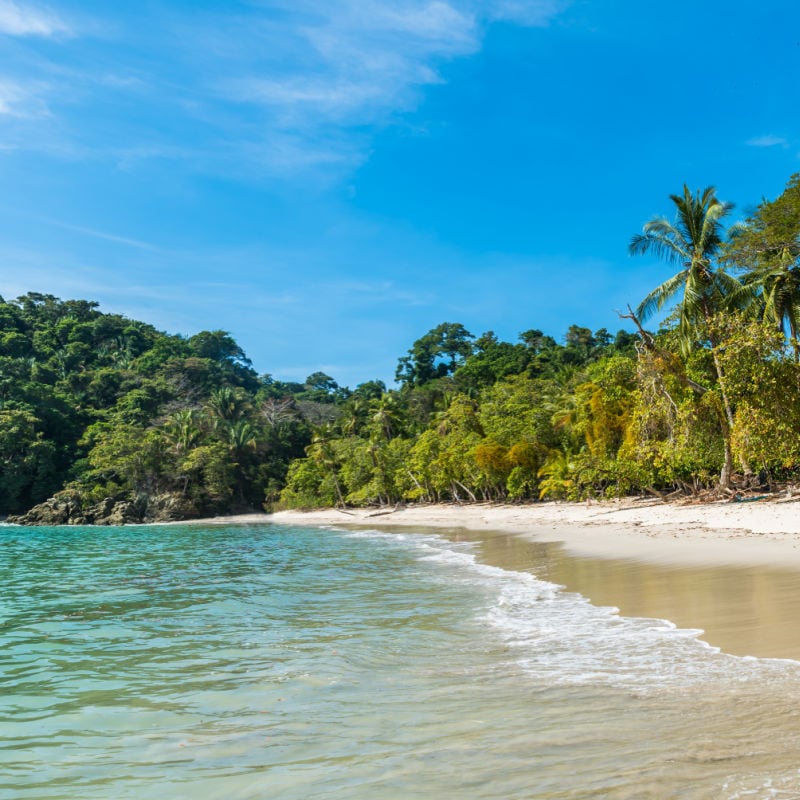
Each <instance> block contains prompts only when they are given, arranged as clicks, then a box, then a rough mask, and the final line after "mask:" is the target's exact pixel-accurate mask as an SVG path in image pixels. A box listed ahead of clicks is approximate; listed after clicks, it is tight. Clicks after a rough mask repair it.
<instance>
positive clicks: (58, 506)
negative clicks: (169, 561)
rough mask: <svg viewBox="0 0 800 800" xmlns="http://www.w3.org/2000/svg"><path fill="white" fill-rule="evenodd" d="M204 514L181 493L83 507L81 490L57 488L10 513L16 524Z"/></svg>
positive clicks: (85, 522) (104, 521) (154, 519)
mask: <svg viewBox="0 0 800 800" xmlns="http://www.w3.org/2000/svg"><path fill="white" fill-rule="evenodd" d="M199 516H201V514H200V512H199V510H198V509H197V508H196V507H195V506H194V505H193V504H192V503H191V501H189V500H187V499H186V498H184V497H181V496H180V495H173V494H161V495H154V496H152V497H151V496H144V495H141V496H139V497H137V498H135V499H134V500H131V499H129V498H124V499H115V498H112V497H106V498H105V499H103V500H101V501H100V502H99V503H95V504H93V505H90V506H87V507H85V508H84V506H83V504H82V502H81V497H80V494H79V493H78V492H75V491H71V490H66V491H63V492H58V494H55V495H54V496H53V497H51V498H49V499H48V500H45V501H44V502H43V503H39V505H36V506H34V507H33V508H32V509H30V510H29V511H27V512H25V513H24V514H19V515H9V517H8V518H7V520H6V521H7V522H9V523H12V524H16V525H48V526H50V525H136V524H142V523H150V522H179V521H181V520H185V519H195V518H197V517H199Z"/></svg>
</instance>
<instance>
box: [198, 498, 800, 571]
mask: <svg viewBox="0 0 800 800" xmlns="http://www.w3.org/2000/svg"><path fill="white" fill-rule="evenodd" d="M798 501H800V498H798ZM256 521H261V522H275V523H279V524H295V525H323V526H324V525H335V526H337V527H354V526H357V527H365V526H366V527H374V528H395V527H404V528H409V527H414V528H440V529H445V528H449V529H459V528H460V529H467V530H473V531H497V532H501V533H510V534H515V535H521V536H524V537H525V538H531V539H534V540H537V541H551V542H560V543H562V544H563V546H564V548H565V549H566V550H567V551H570V552H573V553H575V554H576V555H582V556H589V557H594V558H630V559H634V560H638V561H645V562H650V563H659V564H674V565H676V566H679V565H687V566H688V565H703V564H705V565H712V564H728V565H739V566H747V565H749V564H762V565H763V564H769V565H773V566H783V567H787V568H790V569H797V568H800V505H798V504H797V503H795V502H786V501H775V500H769V501H758V502H756V503H746V504H745V503H729V502H720V503H708V504H703V505H673V504H669V503H663V502H661V501H657V500H656V501H645V502H637V501H630V500H621V501H605V502H593V503H591V504H589V505H587V504H585V503H541V504H535V505H526V506H517V505H488V504H475V505H464V506H456V505H430V506H411V507H407V508H401V509H398V510H396V511H391V510H389V511H376V510H374V509H371V510H370V509H355V510H353V509H348V510H347V511H341V510H337V509H324V510H320V511H279V512H276V513H274V514H270V515H267V514H265V515H243V516H240V517H228V518H219V519H218V520H204V522H210V523H213V522H217V523H220V524H223V523H225V522H251V523H252V522H256Z"/></svg>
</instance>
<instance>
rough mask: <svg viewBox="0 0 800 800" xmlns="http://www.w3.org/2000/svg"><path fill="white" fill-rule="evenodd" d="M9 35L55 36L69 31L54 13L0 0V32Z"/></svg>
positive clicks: (8, 0)
mask: <svg viewBox="0 0 800 800" xmlns="http://www.w3.org/2000/svg"><path fill="white" fill-rule="evenodd" d="M2 33H5V34H7V35H9V36H55V35H56V34H69V33H71V30H70V27H69V26H68V25H67V24H66V23H65V22H64V21H63V20H62V19H60V18H59V17H58V16H57V15H56V14H54V13H53V12H51V11H49V10H48V9H44V8H38V9H37V8H33V7H32V6H27V5H22V4H21V3H17V2H14V0H0V34H2Z"/></svg>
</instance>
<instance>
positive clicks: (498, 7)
mask: <svg viewBox="0 0 800 800" xmlns="http://www.w3.org/2000/svg"><path fill="white" fill-rule="evenodd" d="M569 4H570V0H491V2H488V3H486V14H487V16H488V17H489V19H496V20H502V21H505V22H514V23H516V24H517V25H525V26H528V27H537V28H538V27H541V26H544V25H547V24H549V23H550V21H551V20H552V19H553V18H554V17H555V16H557V15H558V14H560V13H561V12H562V11H563V10H564V9H565V8H567V6H568V5H569Z"/></svg>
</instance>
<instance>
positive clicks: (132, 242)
mask: <svg viewBox="0 0 800 800" xmlns="http://www.w3.org/2000/svg"><path fill="white" fill-rule="evenodd" d="M42 221H43V222H46V223H48V224H50V225H55V226H56V227H57V228H63V229H64V230H66V231H73V232H74V233H80V234H83V235H84V236H90V237H92V238H93V239H102V240H103V241H106V242H113V243H114V244H122V245H125V246H126V247H134V248H136V249H137V250H151V251H153V252H156V251H158V249H159V248H158V247H156V246H155V245H153V244H150V243H149V242H143V241H141V240H140V239H131V238H130V237H128V236H119V235H117V234H115V233H108V232H107V231H99V230H96V229H94V228H86V227H84V226H83V225H70V224H69V223H67V222H60V221H58V220H54V219H42Z"/></svg>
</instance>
